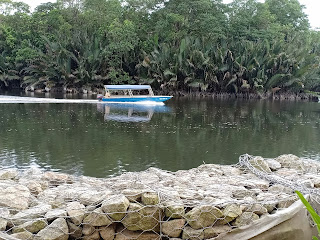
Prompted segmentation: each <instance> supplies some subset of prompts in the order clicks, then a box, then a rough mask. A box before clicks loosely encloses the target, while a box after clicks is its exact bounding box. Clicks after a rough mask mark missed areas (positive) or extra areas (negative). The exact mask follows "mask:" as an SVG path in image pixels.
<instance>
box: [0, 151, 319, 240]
mask: <svg viewBox="0 0 320 240" xmlns="http://www.w3.org/2000/svg"><path fill="white" fill-rule="evenodd" d="M319 172H320V163H319V162H317V161H313V160H302V159H300V158H298V157H296V156H294V155H290V154H289V155H281V156H279V157H277V158H274V159H265V158H262V157H251V156H248V155H244V156H241V157H240V162H239V163H238V164H236V165H218V164H203V165H201V166H199V167H197V168H193V169H190V170H179V171H177V172H169V171H164V170H161V169H157V168H149V169H148V170H146V171H142V172H128V173H124V174H122V175H120V176H116V177H111V178H100V179H99V178H94V177H85V176H80V177H76V176H72V175H68V174H63V173H56V172H50V171H47V172H44V171H42V170H40V169H38V168H29V169H27V170H24V171H21V170H18V169H2V170H0V212H1V214H0V216H1V217H0V233H2V234H6V235H8V236H10V237H12V239H14V238H16V239H35V240H40V239H63V240H67V239H80V238H81V239H104V240H105V239H108V240H113V239H114V240H125V239H137V240H138V239H139V240H147V239H148V240H153V239H154V240H155V239H157V240H160V239H164V240H166V239H172V240H178V239H195V240H197V239H225V238H224V237H226V238H227V239H229V238H228V237H230V239H233V238H231V236H238V237H239V235H237V234H239V231H240V232H241V234H247V235H246V236H249V235H248V234H249V233H250V231H251V233H250V234H251V235H250V236H251V237H250V238H252V237H255V236H257V233H258V232H259V231H260V230H261V229H257V230H256V231H252V229H251V230H250V226H251V227H252V226H254V225H257V224H258V225H259V224H261V223H264V222H265V221H267V220H268V219H272V218H275V219H277V221H280V220H281V221H280V222H282V220H283V219H282V218H281V217H280V216H282V215H283V214H284V213H285V212H286V211H287V212H288V211H289V212H290V211H296V210H294V209H296V207H297V205H299V201H300V200H298V197H297V196H296V194H295V193H294V191H293V190H296V189H298V190H300V191H302V192H304V194H305V193H307V192H308V191H317V192H319V191H318V189H319V188H320V178H319V177H318V174H319ZM312 189H313V190H312ZM298 208H299V211H304V212H303V213H305V212H306V210H305V209H304V208H303V207H302V206H301V204H300V205H299V206H298ZM300 208H301V209H300ZM290 209H291V210H290ZM277 216H278V217H277ZM294 216H295V214H293V215H292V218H294ZM279 217H280V219H279ZM300 221H304V222H307V221H305V220H303V219H300ZM295 227H296V229H295ZM307 227H308V226H306V228H307ZM292 228H293V229H292V232H293V233H294V232H295V231H298V230H299V231H300V230H301V226H300V225H297V226H292ZM311 229H315V228H311ZM283 231H285V229H283ZM266 232H268V231H266ZM279 233H280V234H283V232H281V231H280V232H279V231H278V234H279ZM259 234H266V233H265V232H260V233H259ZM268 234H269V233H268ZM273 234H277V233H275V232H274V233H273ZM259 236H260V235H259ZM279 236H281V235H279ZM0 239H1V235H0ZM8 239H10V238H8ZM234 239H236V238H234Z"/></svg>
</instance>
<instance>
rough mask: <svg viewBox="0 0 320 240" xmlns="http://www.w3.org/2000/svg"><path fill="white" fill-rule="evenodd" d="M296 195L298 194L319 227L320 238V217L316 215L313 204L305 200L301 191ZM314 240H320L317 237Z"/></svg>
mask: <svg viewBox="0 0 320 240" xmlns="http://www.w3.org/2000/svg"><path fill="white" fill-rule="evenodd" d="M296 193H297V194H298V196H299V198H300V200H301V202H302V203H303V204H304V205H305V206H306V209H307V210H308V212H309V213H310V215H311V217H312V220H313V221H314V223H315V224H316V225H317V229H318V235H319V236H320V216H319V215H318V214H317V213H316V211H315V210H314V209H313V207H312V206H311V204H310V203H309V202H308V201H307V200H306V199H305V197H304V196H303V195H302V193H300V192H299V191H296ZM312 239H313V240H319V238H317V237H315V236H313V237H312Z"/></svg>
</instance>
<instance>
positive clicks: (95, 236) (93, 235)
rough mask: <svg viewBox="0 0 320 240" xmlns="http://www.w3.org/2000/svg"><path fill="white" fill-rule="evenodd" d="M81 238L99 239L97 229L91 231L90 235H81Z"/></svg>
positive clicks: (85, 239)
mask: <svg viewBox="0 0 320 240" xmlns="http://www.w3.org/2000/svg"><path fill="white" fill-rule="evenodd" d="M81 239H83V240H100V234H99V232H98V231H95V232H93V233H92V234H91V235H87V236H84V237H82V238H81Z"/></svg>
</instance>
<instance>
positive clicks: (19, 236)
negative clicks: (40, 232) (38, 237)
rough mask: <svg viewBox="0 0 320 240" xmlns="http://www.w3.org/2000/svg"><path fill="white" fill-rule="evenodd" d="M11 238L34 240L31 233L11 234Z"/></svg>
mask: <svg viewBox="0 0 320 240" xmlns="http://www.w3.org/2000/svg"><path fill="white" fill-rule="evenodd" d="M10 237H13V238H16V239H21V240H32V237H33V234H32V233H31V232H19V233H14V234H11V235H10Z"/></svg>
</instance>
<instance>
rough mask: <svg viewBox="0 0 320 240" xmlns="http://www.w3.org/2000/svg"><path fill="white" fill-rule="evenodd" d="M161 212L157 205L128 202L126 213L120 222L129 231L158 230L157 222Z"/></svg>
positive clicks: (160, 218)
mask: <svg viewBox="0 0 320 240" xmlns="http://www.w3.org/2000/svg"><path fill="white" fill-rule="evenodd" d="M162 218H163V214H162V211H161V209H160V208H159V207H157V206H142V205H141V204H138V203H130V206H129V209H128V213H127V215H126V216H125V218H124V219H123V220H122V221H121V223H122V224H123V225H124V226H125V228H127V229H128V230H131V231H138V230H142V231H156V232H158V231H159V230H160V226H159V222H160V221H161V220H162Z"/></svg>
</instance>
